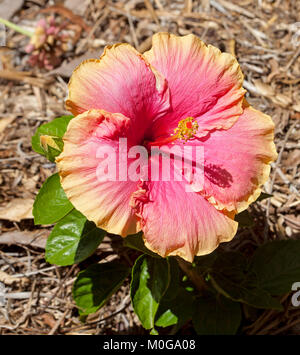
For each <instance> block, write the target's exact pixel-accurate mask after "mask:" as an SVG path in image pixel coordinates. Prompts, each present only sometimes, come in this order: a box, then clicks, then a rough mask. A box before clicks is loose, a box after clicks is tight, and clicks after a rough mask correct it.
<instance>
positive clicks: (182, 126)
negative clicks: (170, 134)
mask: <svg viewBox="0 0 300 355" xmlns="http://www.w3.org/2000/svg"><path fill="white" fill-rule="evenodd" d="M198 128H199V125H198V122H197V121H196V120H195V118H194V117H187V118H185V119H183V120H181V121H179V123H178V127H177V128H175V129H174V134H175V136H176V138H178V139H182V140H183V141H185V142H187V141H188V140H190V139H191V138H193V136H194V135H195V133H197V130H198Z"/></svg>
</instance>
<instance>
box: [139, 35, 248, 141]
mask: <svg viewBox="0 0 300 355" xmlns="http://www.w3.org/2000/svg"><path fill="white" fill-rule="evenodd" d="M152 45H153V46H152V49H151V50H150V51H148V52H146V53H144V56H145V57H146V58H147V59H148V60H149V62H150V63H151V64H152V65H153V66H154V67H155V68H156V69H157V70H158V71H159V72H160V73H162V74H163V75H164V77H165V78H166V79H167V80H168V86H169V88H170V93H171V101H172V111H171V113H168V114H167V116H166V117H164V118H163V120H157V121H156V123H155V126H154V127H153V132H154V133H155V135H156V137H157V136H162V135H165V134H167V135H168V134H170V133H172V132H173V130H174V128H175V127H177V124H178V121H179V120H181V119H184V118H186V117H190V116H191V117H194V118H197V121H198V124H199V136H201V135H202V136H203V135H205V134H206V132H208V131H210V130H213V129H221V128H222V129H228V128H230V127H231V126H232V125H233V124H234V122H235V121H236V120H237V118H238V116H239V115H240V114H241V113H242V100H243V96H244V93H245V90H244V89H243V88H242V84H243V74H242V72H241V70H240V67H239V64H238V62H237V61H236V59H235V58H234V57H233V56H232V55H231V54H228V53H221V52H220V50H219V49H217V48H215V47H213V46H210V45H209V46H206V45H205V44H204V43H203V42H202V41H201V40H200V39H199V38H198V37H196V36H194V35H192V34H190V35H187V36H183V37H177V36H175V35H172V34H168V33H158V34H156V35H154V36H153V39H152Z"/></svg>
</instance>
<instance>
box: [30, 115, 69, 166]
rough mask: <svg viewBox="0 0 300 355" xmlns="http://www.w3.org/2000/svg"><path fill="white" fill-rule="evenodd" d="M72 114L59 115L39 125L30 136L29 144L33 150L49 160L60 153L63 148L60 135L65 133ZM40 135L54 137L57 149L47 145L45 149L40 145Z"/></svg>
mask: <svg viewBox="0 0 300 355" xmlns="http://www.w3.org/2000/svg"><path fill="white" fill-rule="evenodd" d="M73 117H74V116H61V117H58V118H55V119H54V120H53V121H51V122H48V123H45V124H43V125H41V126H40V127H39V128H38V129H37V130H36V132H35V134H34V136H33V137H32V140H31V144H32V148H33V150H34V151H36V152H37V153H39V154H41V155H44V156H46V157H47V158H48V159H49V160H50V161H52V162H54V161H55V157H56V156H57V155H59V154H60V151H61V150H62V148H63V141H62V137H63V135H64V134H65V132H66V130H67V127H68V124H69V122H70V120H71V119H72V118H73ZM41 136H50V137H52V138H53V139H54V141H55V143H56V145H57V146H58V148H59V149H54V148H53V147H50V146H48V149H47V150H45V149H44V148H43V147H42V145H41V141H40V139H41Z"/></svg>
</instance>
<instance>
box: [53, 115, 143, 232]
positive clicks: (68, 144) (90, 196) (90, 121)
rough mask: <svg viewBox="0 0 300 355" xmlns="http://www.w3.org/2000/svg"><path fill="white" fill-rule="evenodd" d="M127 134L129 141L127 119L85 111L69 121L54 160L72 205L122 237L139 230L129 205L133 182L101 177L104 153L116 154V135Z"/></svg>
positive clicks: (133, 189) (101, 226) (128, 122)
mask: <svg viewBox="0 0 300 355" xmlns="http://www.w3.org/2000/svg"><path fill="white" fill-rule="evenodd" d="M127 136H129V140H130V119H128V118H126V117H125V116H123V115H121V114H110V113H108V112H105V111H102V110H90V111H86V112H84V113H83V114H80V115H78V116H77V117H75V118H73V119H72V120H71V121H70V123H69V125H68V129H67V132H66V134H65V136H64V149H63V152H62V153H61V154H60V156H59V157H58V158H57V159H56V162H57V166H58V171H59V175H60V177H61V184H62V187H63V189H64V191H65V193H66V195H67V197H68V198H69V200H70V201H71V202H72V204H73V205H74V207H75V208H76V209H77V210H79V211H80V212H81V213H82V214H84V215H85V216H86V217H87V218H88V219H89V220H91V221H93V222H95V224H96V225H97V226H98V227H100V228H103V229H104V230H106V231H108V232H109V233H114V234H119V235H122V236H126V235H128V234H133V233H136V232H138V231H139V230H140V229H139V228H138V226H137V218H136V216H135V214H134V211H133V210H132V208H131V207H130V206H129V200H130V196H131V195H132V193H133V192H134V191H136V190H137V182H134V181H130V180H129V179H128V178H127V179H126V180H127V181H118V180H119V177H118V176H116V180H117V181H105V179H102V178H103V174H104V172H105V169H103V166H105V164H104V163H103V162H104V160H103V159H106V155H105V154H106V153H107V154H108V155H109V154H110V149H112V150H113V151H115V152H116V153H117V156H118V151H119V137H127ZM103 152H105V154H103V156H102V153H103ZM99 153H100V154H99ZM101 162H102V163H103V166H102V168H101V169H100V167H101V165H99V164H100V163H101ZM116 164H118V161H117V162H116ZM116 164H114V162H112V163H111V166H113V167H114V166H116ZM101 174H102V175H101Z"/></svg>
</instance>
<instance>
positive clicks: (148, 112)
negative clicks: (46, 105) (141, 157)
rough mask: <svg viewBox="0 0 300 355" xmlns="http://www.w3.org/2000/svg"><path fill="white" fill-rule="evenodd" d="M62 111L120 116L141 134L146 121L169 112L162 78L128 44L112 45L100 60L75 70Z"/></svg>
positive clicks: (165, 83)
mask: <svg viewBox="0 0 300 355" xmlns="http://www.w3.org/2000/svg"><path fill="white" fill-rule="evenodd" d="M66 107H67V109H68V110H70V111H71V112H72V113H73V114H74V115H77V114H79V113H82V112H84V111H86V110H90V109H102V110H105V111H108V112H113V113H122V114H123V115H124V116H126V117H129V118H131V119H136V124H137V128H139V129H143V130H145V127H146V126H147V124H148V122H147V119H148V120H149V119H151V118H153V117H159V116H160V115H162V114H163V113H164V112H166V111H167V110H168V109H169V107H170V102H169V91H168V87H167V82H166V80H165V78H164V77H162V76H161V74H159V73H158V72H157V71H156V70H155V69H153V68H152V67H151V66H150V64H149V63H148V62H147V60H146V59H145V58H144V57H143V56H142V55H141V54H140V53H138V52H137V51H136V50H135V49H134V48H133V47H131V46H130V45H129V44H115V45H113V46H108V47H106V49H105V50H104V54H103V55H102V56H101V58H100V59H89V60H86V61H84V62H82V63H81V64H80V65H79V66H78V67H77V68H76V69H75V71H74V72H73V74H72V77H71V80H70V83H69V96H68V99H67V101H66Z"/></svg>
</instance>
